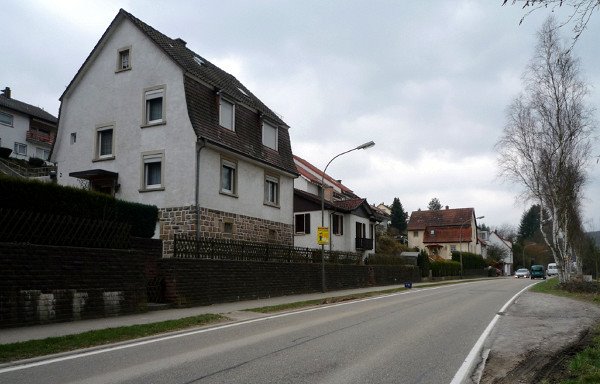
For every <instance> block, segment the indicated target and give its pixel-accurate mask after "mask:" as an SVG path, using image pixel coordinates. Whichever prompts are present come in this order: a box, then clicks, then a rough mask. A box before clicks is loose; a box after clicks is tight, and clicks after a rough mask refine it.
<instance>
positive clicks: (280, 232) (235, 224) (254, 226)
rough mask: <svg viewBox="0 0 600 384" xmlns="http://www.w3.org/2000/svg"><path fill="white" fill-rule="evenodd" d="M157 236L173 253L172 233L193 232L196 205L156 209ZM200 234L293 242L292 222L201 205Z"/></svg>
mask: <svg viewBox="0 0 600 384" xmlns="http://www.w3.org/2000/svg"><path fill="white" fill-rule="evenodd" d="M159 221H160V238H161V239H162V240H163V255H164V256H165V257H172V256H173V237H174V235H175V234H189V235H194V234H195V233H196V209H195V207H194V206H187V207H174V208H161V209H159ZM225 223H230V224H231V228H232V233H226V231H225ZM200 236H202V237H206V238H213V239H214V238H216V239H232V240H243V241H252V242H259V243H274V244H284V245H293V240H294V236H293V225H291V224H284V223H279V222H276V221H269V220H264V219H260V218H256V217H250V216H244V215H238V214H234V213H230V212H222V211H217V210H214V209H207V208H201V209H200Z"/></svg>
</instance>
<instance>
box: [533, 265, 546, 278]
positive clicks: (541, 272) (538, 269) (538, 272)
mask: <svg viewBox="0 0 600 384" xmlns="http://www.w3.org/2000/svg"><path fill="white" fill-rule="evenodd" d="M530 278H531V279H532V280H533V279H537V278H541V279H544V280H546V270H545V268H544V266H543V265H532V266H531V275H530Z"/></svg>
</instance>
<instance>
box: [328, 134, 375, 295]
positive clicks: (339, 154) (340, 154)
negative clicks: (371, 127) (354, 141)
mask: <svg viewBox="0 0 600 384" xmlns="http://www.w3.org/2000/svg"><path fill="white" fill-rule="evenodd" d="M374 145H375V143H374V142H373V141H369V142H367V143H364V144H361V145H359V146H358V147H356V148H352V149H349V150H347V151H345V152H342V153H338V154H337V155H335V156H334V157H333V158H332V159H331V160H329V163H327V165H326V166H325V169H324V170H323V174H322V175H321V227H324V226H325V172H326V171H327V167H329V164H331V162H332V161H333V160H335V159H337V158H338V157H340V156H342V155H345V154H346V153H348V152H352V151H356V150H357V149H367V148H371V147H372V146H374ZM329 239H330V240H329V241H331V236H330V237H329ZM321 290H322V291H323V292H325V244H321Z"/></svg>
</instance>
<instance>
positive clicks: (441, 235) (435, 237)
mask: <svg viewBox="0 0 600 384" xmlns="http://www.w3.org/2000/svg"><path fill="white" fill-rule="evenodd" d="M432 231H433V234H432V233H431V232H432ZM461 233H462V235H461ZM461 241H462V242H463V243H467V242H470V241H471V227H469V226H464V227H462V228H460V227H458V226H456V227H428V228H427V230H426V231H425V234H424V236H423V243H424V244H428V243H458V242H461Z"/></svg>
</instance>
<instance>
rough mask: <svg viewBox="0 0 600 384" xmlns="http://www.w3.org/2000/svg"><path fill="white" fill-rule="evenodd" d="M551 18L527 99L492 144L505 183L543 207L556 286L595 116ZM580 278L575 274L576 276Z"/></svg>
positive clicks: (568, 255) (575, 222) (563, 273)
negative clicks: (556, 271) (556, 267)
mask: <svg viewBox="0 0 600 384" xmlns="http://www.w3.org/2000/svg"><path fill="white" fill-rule="evenodd" d="M557 31H558V29H557V24H556V21H555V20H554V18H552V17H549V18H548V19H547V20H546V22H545V23H544V25H543V26H542V29H541V30H540V31H539V32H538V38H539V40H538V45H537V47H536V50H535V55H534V57H533V59H532V60H531V63H530V64H529V66H528V68H527V69H526V71H525V74H524V88H525V89H524V92H523V93H522V94H521V95H519V96H518V97H517V98H516V99H515V100H514V101H513V103H512V104H511V105H510V106H509V109H508V116H507V117H508V122H507V124H506V127H505V128H504V132H503V135H502V137H501V139H500V141H499V142H498V143H497V149H498V151H499V155H500V156H499V165H500V169H501V173H502V175H503V176H505V177H506V178H508V179H509V180H512V181H515V182H517V183H519V184H521V185H522V186H523V194H524V196H523V197H525V198H528V199H530V200H533V201H534V202H536V203H538V204H540V207H541V209H540V229H541V231H542V235H543V236H544V240H545V242H546V244H547V245H548V246H549V248H550V250H551V252H552V255H553V257H554V260H555V261H556V263H557V264H558V265H559V276H560V279H561V281H566V280H567V279H569V275H568V271H569V268H571V265H572V263H573V261H574V260H576V255H575V253H574V250H575V247H574V246H573V241H574V240H575V239H576V236H575V233H576V232H578V231H580V229H581V227H582V226H581V216H580V209H581V199H582V196H583V186H584V185H585V182H586V173H585V167H586V165H587V162H588V161H589V159H590V150H591V144H590V137H591V133H592V129H593V127H594V121H593V118H592V115H593V110H592V109H591V108H589V107H588V106H587V105H586V104H585V97H586V96H587V93H588V86H587V84H586V83H584V82H583V81H582V80H581V79H580V73H579V61H578V60H577V59H576V58H574V57H573V56H572V54H571V52H570V50H569V49H568V48H567V47H566V46H565V45H564V44H562V43H561V41H560V38H559V35H558V32H557ZM579 270H580V269H579Z"/></svg>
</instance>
